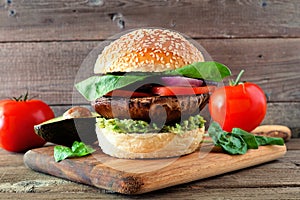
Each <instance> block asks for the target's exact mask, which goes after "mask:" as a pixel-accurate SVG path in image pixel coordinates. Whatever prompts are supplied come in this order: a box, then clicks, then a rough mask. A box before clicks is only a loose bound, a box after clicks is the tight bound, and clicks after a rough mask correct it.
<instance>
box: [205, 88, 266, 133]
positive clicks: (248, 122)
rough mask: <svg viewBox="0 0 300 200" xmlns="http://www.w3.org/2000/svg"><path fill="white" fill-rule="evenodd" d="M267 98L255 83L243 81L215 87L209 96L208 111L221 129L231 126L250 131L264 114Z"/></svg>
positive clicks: (228, 130) (228, 128) (229, 129)
mask: <svg viewBox="0 0 300 200" xmlns="http://www.w3.org/2000/svg"><path fill="white" fill-rule="evenodd" d="M266 110H267V100H266V96H265V94H264V92H263V90H262V89H261V88H260V87H259V86H258V85H256V84H253V83H243V84H238V85H236V86H225V87H220V88H218V89H216V90H215V91H214V92H213V94H212V95H211V97H210V101H209V111H210V114H211V117H212V119H213V120H214V121H216V122H218V123H219V124H220V125H221V127H222V128H223V130H225V131H227V132H230V131H231V130H232V128H241V129H243V130H245V131H248V132H250V131H252V130H253V129H254V128H256V127H257V126H258V125H260V123H261V122H262V120H263V119H264V117H265V115H266Z"/></svg>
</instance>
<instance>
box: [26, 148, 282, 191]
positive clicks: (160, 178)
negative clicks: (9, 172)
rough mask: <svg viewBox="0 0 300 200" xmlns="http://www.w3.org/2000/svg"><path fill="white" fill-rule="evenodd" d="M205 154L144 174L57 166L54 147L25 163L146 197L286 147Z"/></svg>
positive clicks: (89, 162) (276, 154)
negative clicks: (235, 152)
mask: <svg viewBox="0 0 300 200" xmlns="http://www.w3.org/2000/svg"><path fill="white" fill-rule="evenodd" d="M100 153H102V152H100ZM201 153H202V152H201V151H196V152H194V153H192V154H189V155H186V156H182V157H180V158H178V159H177V160H176V161H174V162H173V163H171V164H170V165H168V166H166V167H163V168H161V169H158V170H157V171H150V172H144V173H130V172H126V171H121V170H117V169H114V168H111V167H109V166H106V165H103V164H101V163H99V162H98V161H97V160H95V159H94V158H93V156H87V157H82V158H73V159H66V160H64V161H62V162H59V163H57V162H55V161H54V159H53V147H51V146H50V147H43V148H38V149H33V150H30V151H28V152H26V153H25V155H24V163H25V165H26V166H27V167H29V168H31V169H33V170H35V171H38V172H42V173H45V174H50V175H53V176H56V177H60V178H64V179H67V180H71V181H74V182H78V183H83V184H87V185H91V186H94V187H97V188H102V189H107V190H111V191H115V192H118V193H123V194H142V193H146V192H151V191H154V190H158V189H162V188H166V187H170V186H174V185H178V184H183V183H188V182H191V181H196V180H200V179H204V178H208V177H213V176H216V175H220V174H224V173H228V172H233V171H236V170H240V169H244V168H248V167H252V166H255V165H259V164H262V163H266V162H270V161H273V160H276V159H278V158H280V157H282V156H284V154H285V153H286V146H262V147H259V149H256V150H249V151H248V152H247V153H246V154H244V155H228V154H224V153H214V152H209V153H207V152H203V153H204V154H205V155H204V156H203V157H202V155H201ZM102 154H103V153H102ZM104 156H106V155H104ZM108 157H109V156H108ZM112 159H113V158H112ZM116 160H119V159H116ZM120 160H123V159H120ZM158 161H159V160H158Z"/></svg>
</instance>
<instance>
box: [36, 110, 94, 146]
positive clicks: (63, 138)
mask: <svg viewBox="0 0 300 200" xmlns="http://www.w3.org/2000/svg"><path fill="white" fill-rule="evenodd" d="M95 124H96V117H94V116H93V117H85V118H71V119H65V118H63V116H60V117H57V118H53V119H51V120H48V121H46V122H43V123H41V124H38V125H35V126H34V131H35V133H36V134H37V135H39V136H40V137H42V138H43V139H44V140H46V141H47V142H51V143H54V144H59V145H64V146H72V144H73V142H74V141H79V142H80V141H82V142H84V143H85V144H93V143H94V142H95V141H97V135H96V132H95Z"/></svg>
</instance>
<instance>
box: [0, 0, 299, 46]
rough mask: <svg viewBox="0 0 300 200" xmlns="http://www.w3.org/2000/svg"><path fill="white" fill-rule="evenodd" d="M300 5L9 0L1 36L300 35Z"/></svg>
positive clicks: (274, 0)
mask: <svg viewBox="0 0 300 200" xmlns="http://www.w3.org/2000/svg"><path fill="white" fill-rule="evenodd" d="M8 2H11V3H8ZM299 8H300V4H299V2H298V1H293V0H284V1H279V0H271V1H258V0H247V1H237V0H235V1H231V0H225V1H211V0H205V1H201V2H200V1H193V0H181V1H177V0H171V1H163V0H160V1H147V0H139V1H130V0H122V1H121V0H110V1H105V0H80V1H74V0H67V1H52V0H46V1H43V0H36V1H4V0H3V1H1V4H0V19H1V23H0V41H57V40H60V41H63V40H101V39H106V38H108V37H110V36H111V35H114V34H115V33H118V32H120V31H122V30H128V29H132V28H137V27H149V26H151V27H153V26H156V27H165V28H171V29H175V30H177V31H180V32H183V33H185V34H187V35H189V36H191V37H194V38H245V37H247V38H253V37H260V38H264V37H299V36H300V28H299V27H300V17H299ZM113 14H117V15H116V16H119V15H121V16H122V17H121V18H118V17H115V19H116V20H114V21H113V20H112V19H114V17H113ZM120 19H121V20H122V21H123V22H120V21H119V20H120ZM123 23H124V26H125V28H124V29H122V27H123V26H122V25H123ZM12 33H13V34H12Z"/></svg>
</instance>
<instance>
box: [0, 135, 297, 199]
mask: <svg viewBox="0 0 300 200" xmlns="http://www.w3.org/2000/svg"><path fill="white" fill-rule="evenodd" d="M299 144H300V138H297V139H295V138H293V139H292V140H290V141H289V142H288V143H287V148H288V151H287V153H286V155H285V156H284V157H283V158H280V159H278V160H276V161H273V162H269V163H265V164H262V165H259V166H256V167H250V168H247V169H244V170H239V171H236V172H232V173H226V174H223V175H219V176H216V177H213V178H208V179H203V180H199V181H194V182H191V183H187V184H181V185H178V186H174V187H170V188H166V189H163V190H159V191H156V192H150V193H147V194H145V195H139V196H134V197H129V196H124V195H120V194H116V193H112V192H111V191H108V190H103V189H97V188H94V187H89V186H86V185H83V184H77V183H74V182H71V181H67V180H63V179H60V178H56V177H53V176H48V175H45V174H43V173H36V172H34V171H32V170H31V169H29V168H27V167H25V165H24V164H23V155H24V154H20V153H18V154H16V153H8V152H6V151H4V150H2V149H0V174H1V179H0V180H1V181H0V193H1V196H0V199H30V198H34V199H45V200H46V199H47V200H48V199H132V198H134V199H149V198H152V199H166V198H169V199H171V198H172V199H182V198H183V199H185V198H187V197H188V198H189V199H195V200H196V199H199V198H201V199H214V198H215V199H218V198H220V197H222V198H230V199H251V198H252V199H253V198H254V197H255V196H257V195H259V196H260V199H282V198H283V199H284V198H285V199H286V198H287V199H297V197H299V195H300V193H299V192H300V190H299V189H300V185H299V180H300V173H299V172H300V171H299V165H300V159H299V150H300V145H299ZM220 183H222V184H220Z"/></svg>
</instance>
